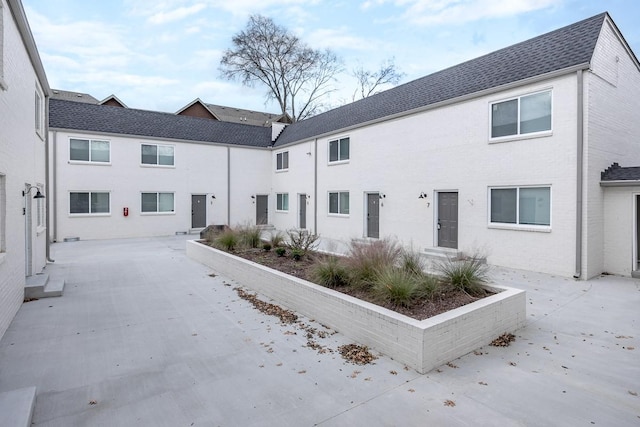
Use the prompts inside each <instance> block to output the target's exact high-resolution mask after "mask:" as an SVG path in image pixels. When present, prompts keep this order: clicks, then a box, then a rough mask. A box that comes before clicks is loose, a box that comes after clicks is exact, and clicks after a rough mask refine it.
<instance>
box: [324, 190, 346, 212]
mask: <svg viewBox="0 0 640 427" xmlns="http://www.w3.org/2000/svg"><path fill="white" fill-rule="evenodd" d="M329 213H330V214H336V215H349V192H348V191H336V192H330V193H329Z"/></svg>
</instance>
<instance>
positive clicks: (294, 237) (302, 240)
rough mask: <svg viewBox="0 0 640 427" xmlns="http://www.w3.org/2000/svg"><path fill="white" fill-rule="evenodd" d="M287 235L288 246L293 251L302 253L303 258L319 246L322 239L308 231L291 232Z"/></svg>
mask: <svg viewBox="0 0 640 427" xmlns="http://www.w3.org/2000/svg"><path fill="white" fill-rule="evenodd" d="M287 235H288V236H289V242H288V243H287V246H288V247H289V248H290V249H291V250H298V251H300V252H302V255H303V256H304V255H306V254H307V252H308V251H310V250H313V249H315V248H316V247H317V246H318V243H317V241H318V239H319V238H320V236H318V235H317V234H311V233H309V232H308V231H307V230H289V231H287Z"/></svg>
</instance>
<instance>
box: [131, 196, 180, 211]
mask: <svg viewBox="0 0 640 427" xmlns="http://www.w3.org/2000/svg"><path fill="white" fill-rule="evenodd" d="M144 194H155V195H156V210H155V211H143V210H142V196H143V195H144ZM161 194H172V195H173V208H172V209H171V210H170V211H161V210H160V195H161ZM175 213H176V193H175V192H174V191H141V192H140V215H175Z"/></svg>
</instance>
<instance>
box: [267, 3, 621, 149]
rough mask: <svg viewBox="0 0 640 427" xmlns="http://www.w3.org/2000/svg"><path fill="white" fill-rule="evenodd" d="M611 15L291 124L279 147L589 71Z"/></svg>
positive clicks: (499, 51) (493, 53)
mask: <svg viewBox="0 0 640 427" xmlns="http://www.w3.org/2000/svg"><path fill="white" fill-rule="evenodd" d="M607 17H608V14H607V13H606V12H605V13H601V14H599V15H596V16H593V17H591V18H588V19H585V20H582V21H580V22H577V23H575V24H572V25H568V26H566V27H563V28H560V29H558V30H555V31H552V32H550V33H547V34H543V35H541V36H538V37H535V38H532V39H530V40H526V41H523V42H521V43H517V44H515V45H513V46H509V47H506V48H504V49H500V50H498V51H495V52H492V53H489V54H487V55H484V56H481V57H479V58H476V59H472V60H470V61H467V62H463V63H461V64H458V65H455V66H453V67H450V68H447V69H445V70H442V71H438V72H436V73H433V74H430V75H428V76H425V77H422V78H419V79H417V80H413V81H411V82H408V83H405V84H403V85H400V86H396V87H394V88H392V89H389V90H386V91H384V92H380V93H378V94H375V95H372V96H370V97H368V98H365V99H362V100H359V101H356V102H354V103H351V104H347V105H344V106H342V107H338V108H336V109H333V110H329V111H327V112H325V113H322V114H319V115H317V116H314V117H311V118H309V119H306V120H301V121H299V122H296V123H294V124H292V125H290V126H287V128H286V129H285V130H284V131H283V132H282V134H281V135H280V137H279V138H278V140H277V141H276V144H275V145H276V146H280V145H284V144H290V143H295V142H301V141H304V140H308V139H310V138H314V137H318V136H320V135H324V134H327V133H331V132H338V131H341V130H345V129H348V128H352V127H355V126H358V125H362V124H364V123H367V122H372V121H376V120H379V119H382V118H386V117H390V116H394V115H399V114H402V113H408V112H411V111H418V110H419V109H421V108H426V107H428V106H432V105H434V104H438V103H441V102H444V101H449V100H453V99H456V98H460V97H463V96H467V95H471V94H475V93H478V92H482V91H486V90H489V89H492V88H497V87H500V86H504V85H507V84H510V83H514V82H518V81H522V80H525V79H529V78H533V77H537V76H541V75H544V74H548V73H552V72H555V71H560V70H567V69H573V68H576V69H578V68H587V67H588V66H589V63H590V61H591V58H592V56H593V52H594V49H595V46H596V42H597V40H598V36H599V35H600V30H601V28H602V25H603V23H604V20H605V18H607ZM609 19H610V18H609Z"/></svg>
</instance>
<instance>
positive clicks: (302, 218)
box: [298, 194, 307, 229]
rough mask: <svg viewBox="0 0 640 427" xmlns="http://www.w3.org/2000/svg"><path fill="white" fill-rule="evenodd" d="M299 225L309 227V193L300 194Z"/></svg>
mask: <svg viewBox="0 0 640 427" xmlns="http://www.w3.org/2000/svg"><path fill="white" fill-rule="evenodd" d="M298 224H299V225H298V226H299V227H300V228H303V229H304V228H307V195H306V194H300V195H299V196H298Z"/></svg>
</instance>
